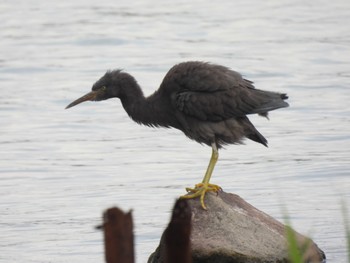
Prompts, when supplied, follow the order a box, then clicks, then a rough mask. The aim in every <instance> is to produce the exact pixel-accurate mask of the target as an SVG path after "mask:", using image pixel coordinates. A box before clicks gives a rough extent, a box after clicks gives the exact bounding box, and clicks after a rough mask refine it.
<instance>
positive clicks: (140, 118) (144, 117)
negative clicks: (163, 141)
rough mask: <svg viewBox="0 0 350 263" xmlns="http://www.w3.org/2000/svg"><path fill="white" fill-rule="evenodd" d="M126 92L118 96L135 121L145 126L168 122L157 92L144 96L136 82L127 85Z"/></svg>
mask: <svg viewBox="0 0 350 263" xmlns="http://www.w3.org/2000/svg"><path fill="white" fill-rule="evenodd" d="M128 90H129V91H128V92H127V94H125V95H122V96H120V100H121V102H122V104H123V107H124V109H125V111H126V112H127V113H128V115H129V116H130V117H131V118H132V119H133V120H134V121H135V122H137V123H139V124H144V125H147V126H165V127H168V126H169V125H170V124H169V123H168V122H167V120H166V119H165V118H163V116H164V112H163V111H162V110H161V109H162V107H161V105H160V103H163V102H162V101H161V100H160V98H157V97H159V96H158V94H157V92H156V93H154V94H153V95H151V96H149V97H145V96H144V94H143V92H142V90H141V88H140V86H139V85H138V84H135V85H132V86H129V87H128Z"/></svg>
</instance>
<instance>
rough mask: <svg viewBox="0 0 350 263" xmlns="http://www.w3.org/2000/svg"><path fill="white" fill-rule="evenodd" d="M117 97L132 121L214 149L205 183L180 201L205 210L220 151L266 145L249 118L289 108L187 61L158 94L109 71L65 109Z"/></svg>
mask: <svg viewBox="0 0 350 263" xmlns="http://www.w3.org/2000/svg"><path fill="white" fill-rule="evenodd" d="M110 98H119V99H120V101H121V103H122V105H123V107H124V109H125V111H126V112H127V114H128V115H129V116H130V117H131V119H132V120H134V121H135V122H137V123H139V124H143V125H146V126H150V127H166V128H175V129H178V130H181V131H182V132H183V133H184V134H185V135H186V136H187V137H188V138H190V139H192V140H195V141H196V142H198V143H200V144H205V145H208V146H210V147H211V148H212V154H211V158H210V161H209V164H208V168H207V170H206V172H205V175H204V177H203V180H202V181H201V183H198V184H196V185H195V186H194V187H192V188H186V191H187V194H186V195H183V196H181V198H184V199H189V198H197V197H199V199H200V204H201V206H202V207H203V209H207V207H206V205H205V202H204V199H205V198H204V197H205V195H206V193H208V192H218V191H220V189H221V187H220V186H218V185H215V184H211V183H210V182H209V181H210V178H211V176H212V173H213V170H214V167H215V165H216V162H217V160H218V158H219V152H218V150H219V149H220V148H222V147H223V146H225V145H229V144H242V143H243V140H244V139H245V138H247V139H250V140H252V141H255V142H257V143H260V144H262V145H264V146H267V140H266V139H265V137H264V136H263V135H262V134H261V133H260V132H259V131H258V130H257V129H256V128H255V127H254V125H253V124H252V123H251V122H250V120H249V119H248V117H247V115H250V114H258V115H260V116H263V117H266V118H268V112H269V111H272V110H275V109H279V108H284V107H288V106H289V105H288V103H287V102H286V101H285V100H286V99H288V96H287V94H285V93H279V92H272V91H264V90H259V89H256V88H255V87H254V85H253V82H252V81H250V80H247V79H245V78H244V77H243V76H242V75H241V74H240V73H238V72H236V71H234V70H232V69H230V68H228V67H225V66H222V65H218V64H213V63H208V62H202V61H188V62H182V63H179V64H177V65H175V66H173V67H172V68H171V69H170V70H169V71H168V73H167V74H166V75H165V77H164V79H163V81H162V83H161V84H160V87H159V88H158V90H156V91H155V92H154V93H153V94H152V95H150V96H147V97H145V96H144V94H143V91H142V89H141V87H140V85H139V84H138V82H137V81H136V79H135V78H134V77H133V76H132V75H130V74H129V73H127V72H125V71H123V70H120V69H116V70H109V71H107V72H106V73H105V74H104V75H103V76H102V77H101V78H100V79H99V80H98V81H97V82H95V83H94V84H93V86H92V90H91V91H90V92H89V93H87V94H86V95H84V96H82V97H80V98H78V99H77V100H75V101H73V102H72V103H70V104H69V105H68V106H67V107H66V109H68V108H71V107H73V106H76V105H78V104H80V103H82V102H85V101H102V100H107V99H110Z"/></svg>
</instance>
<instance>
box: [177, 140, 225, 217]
mask: <svg viewBox="0 0 350 263" xmlns="http://www.w3.org/2000/svg"><path fill="white" fill-rule="evenodd" d="M211 147H212V149H213V150H212V154H211V158H210V161H209V165H208V169H207V171H206V172H205V175H204V178H203V181H202V182H201V183H199V184H196V185H195V187H194V188H186V191H187V192H188V193H191V194H188V195H184V196H181V197H180V198H183V199H191V198H196V197H198V196H200V202H201V205H202V207H203V209H205V210H206V209H207V207H206V206H205V204H204V196H205V193H206V192H211V191H212V192H218V191H219V190H220V189H221V187H220V186H218V185H215V184H210V183H209V181H210V177H211V175H212V173H213V170H214V167H215V164H216V162H217V161H218V158H219V152H218V149H217V148H216V144H215V143H212V144H211Z"/></svg>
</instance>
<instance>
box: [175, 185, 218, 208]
mask: <svg viewBox="0 0 350 263" xmlns="http://www.w3.org/2000/svg"><path fill="white" fill-rule="evenodd" d="M220 190H221V187H220V186H218V185H216V184H209V183H199V184H196V185H195V186H194V188H189V187H188V188H186V191H187V192H188V193H189V194H188V195H183V196H181V197H180V198H182V199H192V198H196V197H198V196H199V197H200V202H201V205H202V207H203V209H205V210H207V207H206V206H205V204H204V197H205V194H206V193H207V192H215V193H217V192H219V191H220Z"/></svg>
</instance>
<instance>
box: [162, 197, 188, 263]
mask: <svg viewBox="0 0 350 263" xmlns="http://www.w3.org/2000/svg"><path fill="white" fill-rule="evenodd" d="M191 217H192V213H191V209H190V207H189V205H188V204H187V200H183V199H179V200H177V201H176V203H175V206H174V209H173V214H172V217H171V221H170V223H169V225H168V227H167V229H166V230H165V232H164V240H165V263H179V262H181V263H191V262H192V255H191V240H190V236H191Z"/></svg>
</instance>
